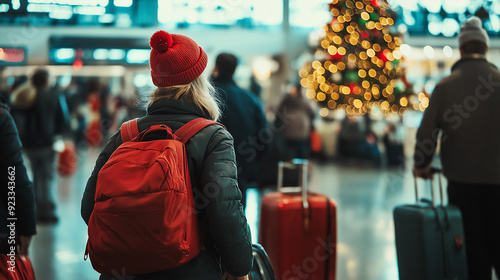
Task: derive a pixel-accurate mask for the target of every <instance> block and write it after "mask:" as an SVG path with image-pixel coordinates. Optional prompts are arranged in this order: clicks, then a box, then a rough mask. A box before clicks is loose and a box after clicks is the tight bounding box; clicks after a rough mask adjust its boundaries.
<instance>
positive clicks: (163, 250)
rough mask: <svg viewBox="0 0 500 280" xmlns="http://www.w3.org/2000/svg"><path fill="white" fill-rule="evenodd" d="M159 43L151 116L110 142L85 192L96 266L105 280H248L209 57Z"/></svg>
mask: <svg viewBox="0 0 500 280" xmlns="http://www.w3.org/2000/svg"><path fill="white" fill-rule="evenodd" d="M150 45H151V48H152V50H151V57H150V66H151V76H152V79H153V83H154V84H155V85H156V86H157V87H158V88H157V89H156V90H155V91H154V92H153V94H152V95H151V97H150V100H149V103H148V108H147V115H146V116H144V117H141V118H139V119H137V120H136V121H131V122H127V123H125V124H124V125H122V129H121V130H120V131H118V132H117V133H115V134H114V135H113V136H112V137H111V139H110V140H109V141H108V143H107V144H106V146H105V147H104V149H103V151H102V152H101V154H100V155H99V157H98V159H97V162H96V165H95V168H94V170H93V172H92V175H91V176H90V178H89V180H88V182H87V186H86V189H85V192H84V195H83V200H82V209H81V210H82V217H83V219H84V220H85V222H86V223H87V224H88V226H89V242H88V243H87V253H88V255H90V259H91V261H92V265H93V267H94V268H95V269H96V270H97V271H99V272H100V273H101V277H100V279H129V278H126V277H127V276H131V277H133V279H134V280H141V279H148V280H149V279H192V280H195V279H204V280H209V279H214V280H216V279H217V280H220V279H222V275H223V274H224V272H227V274H229V275H230V276H229V279H248V276H247V274H248V273H249V272H250V270H251V268H252V245H251V237H250V230H249V227H248V224H247V221H246V218H245V216H244V213H243V208H242V206H241V192H240V190H239V188H238V183H237V178H236V174H237V170H236V163H235V153H234V147H233V139H232V137H231V135H230V134H229V133H228V132H227V131H226V130H225V129H224V127H223V126H221V125H219V124H218V123H215V122H214V121H215V120H217V119H218V118H219V114H220V111H219V108H218V105H217V100H216V98H215V94H214V88H213V87H212V85H210V83H209V82H208V80H207V78H206V77H205V76H203V75H201V74H202V72H203V71H204V69H205V67H206V65H207V55H206V53H205V52H204V51H203V49H202V48H201V47H199V46H198V45H197V44H196V43H195V42H194V41H193V40H192V39H190V38H188V37H186V36H182V35H178V34H169V33H167V32H164V31H158V32H156V33H155V34H154V35H153V36H152V37H151V40H150ZM207 119H208V120H207ZM211 120H213V121H211ZM183 150H184V152H183ZM184 175H185V176H184ZM191 216H192V217H194V219H192V220H191V219H190V217H191Z"/></svg>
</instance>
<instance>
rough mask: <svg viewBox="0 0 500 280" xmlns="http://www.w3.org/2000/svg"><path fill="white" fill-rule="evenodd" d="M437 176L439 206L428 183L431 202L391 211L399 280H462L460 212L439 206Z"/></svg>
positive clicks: (462, 261)
mask: <svg viewBox="0 0 500 280" xmlns="http://www.w3.org/2000/svg"><path fill="white" fill-rule="evenodd" d="M435 172H436V173H438V179H439V188H440V196H441V205H439V206H438V205H437V204H436V200H435V195H434V187H433V184H432V180H431V193H432V201H429V200H426V199H422V200H421V201H419V199H418V188H417V179H416V178H415V193H416V197H417V204H411V205H402V206H398V207H396V208H395V209H394V227H395V230H396V251H397V257H398V269H399V279H400V280H424V279H425V280H444V279H448V280H462V279H463V280H466V279H467V263H466V256H465V239H464V230H463V224H462V215H461V213H460V210H459V209H458V208H456V207H454V206H452V205H447V206H445V205H444V203H443V187H442V185H441V176H440V170H435Z"/></svg>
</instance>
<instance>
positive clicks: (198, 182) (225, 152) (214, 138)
mask: <svg viewBox="0 0 500 280" xmlns="http://www.w3.org/2000/svg"><path fill="white" fill-rule="evenodd" d="M198 117H207V118H208V115H207V114H206V113H204V112H203V111H202V110H200V109H199V108H198V107H196V105H195V104H194V103H192V102H189V101H187V100H172V99H167V98H163V99H160V100H157V101H155V102H154V103H153V104H151V106H150V107H149V108H148V113H147V115H146V116H144V117H142V118H140V119H139V120H138V125H139V130H140V131H143V130H145V129H147V128H149V127H150V126H152V125H154V124H166V125H168V126H169V127H171V128H172V130H174V131H175V130H177V129H178V128H180V127H181V126H182V125H184V124H185V123H187V122H188V121H190V120H192V119H195V118H198ZM121 143H122V141H121V138H120V133H119V131H118V132H117V133H115V134H114V135H113V136H112V137H111V139H110V140H109V141H108V143H107V144H106V146H105V147H104V149H103V150H102V152H101V154H100V155H99V157H98V159H97V162H96V166H95V167H94V171H93V172H92V175H91V176H90V178H89V180H88V182H87V186H86V189H85V192H84V195H83V200H82V217H83V219H84V220H85V222H86V223H88V221H89V218H90V215H91V213H92V210H93V208H94V193H95V189H96V182H97V174H98V173H99V171H100V169H101V168H102V167H103V166H104V164H105V163H106V161H107V160H108V158H109V157H110V156H111V154H112V153H113V152H114V151H115V150H116V149H117V148H118V146H119V145H120V144H121ZM186 151H187V157H188V165H189V172H190V175H191V182H192V186H193V192H194V200H195V204H196V208H197V209H198V210H199V214H198V219H199V222H200V225H201V227H202V228H205V229H206V230H205V234H204V240H205V247H206V248H207V250H206V251H202V252H201V253H200V255H199V256H197V257H195V258H194V259H193V260H192V261H191V262H189V263H187V264H185V265H183V266H181V267H178V268H175V269H172V270H166V271H161V272H156V273H151V274H147V275H140V276H136V277H135V278H134V280H141V279H162V280H163V279H193V280H194V279H221V271H222V270H223V269H226V270H227V271H228V272H229V273H230V274H232V275H234V276H242V275H246V274H247V273H249V272H250V269H251V268H252V246H251V237H250V230H249V227H248V224H247V220H246V218H245V216H244V214H243V208H242V206H241V203H240V200H241V192H240V190H239V188H238V183H237V178H236V164H235V154H234V148H233V138H232V137H231V135H230V134H229V133H228V132H227V131H226V130H225V129H224V128H223V127H221V126H217V125H212V126H208V127H206V128H204V129H203V130H201V131H200V132H199V133H198V134H196V135H195V136H193V137H192V138H191V139H190V140H189V141H188V142H187V143H186ZM117 176H119V175H118V174H117ZM120 276H122V275H120ZM114 277H116V275H115V276H114ZM112 278H113V276H110V277H106V276H101V279H112Z"/></svg>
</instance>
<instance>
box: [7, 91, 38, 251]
mask: <svg viewBox="0 0 500 280" xmlns="http://www.w3.org/2000/svg"><path fill="white" fill-rule="evenodd" d="M0 146H1V147H2V148H1V149H0V165H1V166H2V167H1V170H2V176H0V184H1V186H2V188H1V192H0V198H1V199H0V253H2V254H10V253H11V251H12V250H11V249H12V248H11V246H14V249H15V247H16V246H18V247H19V248H18V249H17V250H18V251H17V252H16V254H21V255H27V254H28V247H29V245H30V242H31V238H32V236H33V235H35V234H36V205H35V195H34V192H33V184H32V183H31V182H30V180H29V179H28V174H27V171H26V167H25V166H24V162H23V157H22V146H21V141H20V139H19V135H18V133H17V129H16V126H15V124H14V120H13V119H12V117H11V115H10V114H9V108H8V106H7V105H6V102H5V97H4V96H3V95H0ZM11 197H13V199H10V198H11ZM8 202H15V205H12V204H9V203H8ZM9 206H14V209H13V210H12V209H11V210H12V211H9ZM8 218H17V220H15V221H9V220H8ZM11 223H14V224H15V234H14V237H15V239H9V236H10V235H11V228H9V227H8V226H9V225H10V224H11Z"/></svg>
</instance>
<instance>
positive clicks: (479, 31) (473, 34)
mask: <svg viewBox="0 0 500 280" xmlns="http://www.w3.org/2000/svg"><path fill="white" fill-rule="evenodd" d="M458 40H459V42H460V46H462V45H463V44H465V43H467V42H471V41H479V42H483V43H485V44H486V46H489V43H490V39H489V37H488V33H486V30H484V28H483V23H482V22H481V19H480V18H478V17H476V16H473V17H470V18H468V19H467V20H466V21H465V23H464V24H463V25H462V27H461V28H460V33H459V34H458Z"/></svg>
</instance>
